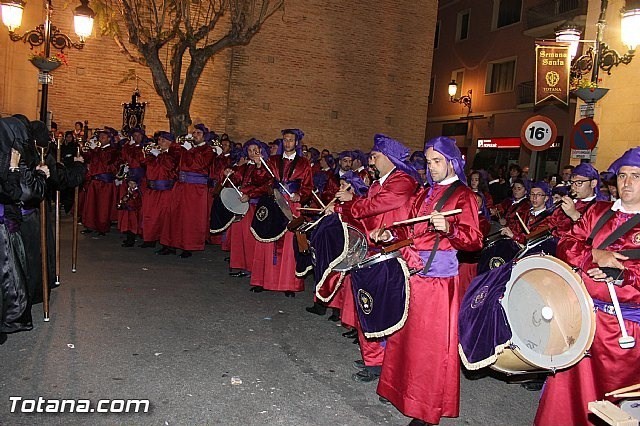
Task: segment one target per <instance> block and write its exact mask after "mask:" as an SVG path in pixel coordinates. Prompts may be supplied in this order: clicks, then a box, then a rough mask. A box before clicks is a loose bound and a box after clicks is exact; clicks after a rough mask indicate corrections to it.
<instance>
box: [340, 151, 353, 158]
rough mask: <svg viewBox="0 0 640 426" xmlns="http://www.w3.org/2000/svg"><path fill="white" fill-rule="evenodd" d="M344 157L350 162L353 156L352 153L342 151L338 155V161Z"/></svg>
mask: <svg viewBox="0 0 640 426" xmlns="http://www.w3.org/2000/svg"><path fill="white" fill-rule="evenodd" d="M345 157H349V158H351V159H352V160H353V159H354V156H353V152H352V151H342V152H341V153H340V154H338V160H342V159H343V158H345Z"/></svg>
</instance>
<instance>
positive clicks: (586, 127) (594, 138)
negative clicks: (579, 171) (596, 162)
mask: <svg viewBox="0 0 640 426" xmlns="http://www.w3.org/2000/svg"><path fill="white" fill-rule="evenodd" d="M599 137H600V131H599V130H598V125H597V124H596V122H595V121H593V119H592V118H589V117H586V118H583V119H582V120H580V121H578V122H577V123H576V124H575V125H574V126H573V129H572V130H571V149H593V148H595V147H596V144H597V143H598V138H599Z"/></svg>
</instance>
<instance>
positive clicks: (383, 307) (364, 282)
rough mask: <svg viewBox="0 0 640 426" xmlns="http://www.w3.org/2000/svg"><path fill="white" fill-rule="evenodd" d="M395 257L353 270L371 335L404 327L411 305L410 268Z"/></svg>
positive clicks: (360, 315) (358, 303)
mask: <svg viewBox="0 0 640 426" xmlns="http://www.w3.org/2000/svg"><path fill="white" fill-rule="evenodd" d="M402 262H404V261H403V260H401V259H400V258H392V259H388V260H385V261H382V262H379V263H375V264H373V265H371V266H365V267H363V268H361V269H352V270H351V284H352V290H353V295H354V297H355V301H356V310H357V312H358V319H359V320H360V326H361V327H362V331H363V333H364V335H365V337H367V338H378V337H384V336H388V335H390V334H392V333H394V332H395V331H397V330H399V329H400V328H402V326H403V325H404V323H405V321H406V319H407V312H408V309H409V272H408V270H407V269H406V265H404V267H403V263H402Z"/></svg>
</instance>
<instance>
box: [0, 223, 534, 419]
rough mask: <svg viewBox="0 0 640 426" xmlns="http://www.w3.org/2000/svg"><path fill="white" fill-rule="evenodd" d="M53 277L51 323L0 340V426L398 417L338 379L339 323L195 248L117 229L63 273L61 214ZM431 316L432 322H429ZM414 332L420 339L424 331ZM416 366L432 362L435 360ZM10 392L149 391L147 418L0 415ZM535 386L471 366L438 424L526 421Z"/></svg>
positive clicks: (344, 373) (218, 254)
mask: <svg viewBox="0 0 640 426" xmlns="http://www.w3.org/2000/svg"><path fill="white" fill-rule="evenodd" d="M63 222H64V223H63V229H62V234H63V239H62V248H63V249H62V265H63V267H62V271H63V273H62V286H61V287H60V288H58V289H55V290H54V291H53V293H52V302H51V321H50V322H49V323H44V322H43V321H42V314H41V312H42V311H41V309H42V305H37V306H35V307H34V308H33V316H34V330H33V331H31V332H26V333H18V334H14V335H9V336H8V339H7V341H6V342H5V343H4V344H2V345H0V360H1V373H0V424H2V425H33V424H44V423H45V422H46V424H65V425H68V424H109V425H112V424H150V425H178V424H179V425H187V424H189V425H191V424H225V425H236V424H252V425H261V424H282V425H372V424H389V425H403V424H406V423H408V421H409V420H410V419H407V418H405V417H404V416H402V415H401V414H400V413H398V412H397V411H396V410H395V409H394V408H393V407H392V406H387V405H383V404H381V403H380V402H379V401H378V397H377V395H376V393H375V388H376V385H375V384H359V383H355V382H353V381H352V380H351V374H352V373H355V372H356V370H354V369H353V367H352V366H351V364H352V362H353V360H355V359H358V357H359V355H358V348H357V346H356V345H354V344H352V343H351V341H350V340H348V339H346V338H344V337H342V336H341V332H342V331H344V329H343V328H340V327H338V326H336V325H335V324H334V323H332V322H329V321H327V320H326V318H327V317H326V316H325V317H318V316H315V315H311V314H309V313H307V312H305V310H304V308H305V306H310V305H311V303H312V292H311V289H312V285H311V284H312V283H311V280H307V291H305V292H304V293H300V294H298V295H297V297H296V298H294V299H290V298H286V297H284V295H283V294H281V293H268V292H263V293H259V294H256V293H251V292H249V291H248V288H249V285H248V279H247V278H231V277H229V276H228V271H227V264H226V263H225V262H224V260H223V258H224V257H225V256H226V255H225V254H224V253H223V252H222V251H221V250H220V249H219V248H218V247H212V246H208V247H207V249H206V250H205V251H204V252H197V253H194V256H193V257H192V258H189V259H181V258H179V257H178V256H157V255H155V254H154V252H153V250H152V249H142V248H138V247H135V248H127V249H125V248H122V247H120V243H121V237H120V236H119V235H118V233H117V232H112V233H111V234H108V235H107V236H105V237H97V236H93V237H92V236H84V235H81V236H80V258H79V262H78V272H77V273H76V274H71V272H70V269H71V268H70V265H71V260H70V246H71V242H70V240H71V238H70V235H71V219H70V217H68V216H65V217H63ZM434 320H436V321H437V318H434ZM425 338H428V336H425ZM425 368H439V367H438V366H437V365H433V366H425ZM12 396H20V397H22V398H24V399H37V398H38V397H43V398H45V399H55V398H60V399H71V398H77V399H88V400H91V401H92V403H93V404H95V403H96V402H97V401H98V400H100V399H112V400H113V399H118V400H120V399H149V400H150V403H151V409H150V411H149V412H148V413H137V414H135V413H129V414H102V413H87V414H78V413H75V414H51V413H44V414H20V413H11V412H10V409H11V401H10V399H9V398H10V397H12ZM538 397H539V393H538V392H528V391H526V390H524V389H522V388H521V387H520V386H519V385H516V384H507V383H505V382H504V381H501V380H497V379H496V378H494V377H491V376H487V375H484V377H482V378H475V379H473V380H470V379H467V378H465V377H463V378H462V401H461V415H460V418H458V419H451V420H449V419H447V420H445V421H443V422H442V424H444V425H463V424H471V425H527V424H531V423H532V419H533V416H534V413H535V409H536V406H537V400H538Z"/></svg>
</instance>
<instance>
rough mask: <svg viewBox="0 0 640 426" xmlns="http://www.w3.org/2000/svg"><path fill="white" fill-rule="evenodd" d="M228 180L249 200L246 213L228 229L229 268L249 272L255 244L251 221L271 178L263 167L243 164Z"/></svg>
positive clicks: (270, 182) (271, 180)
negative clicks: (229, 246) (229, 244)
mask: <svg viewBox="0 0 640 426" xmlns="http://www.w3.org/2000/svg"><path fill="white" fill-rule="evenodd" d="M230 179H231V181H232V182H233V183H234V185H236V187H238V189H240V191H241V192H242V193H243V194H244V195H248V196H249V198H250V200H249V210H248V211H247V213H246V214H245V215H244V216H243V217H242V219H241V220H240V221H238V222H234V223H232V224H231V227H230V228H231V231H230V233H229V235H230V236H231V238H230V240H231V241H230V243H231V255H230V261H229V266H230V267H231V268H235V269H244V270H246V271H251V268H252V265H253V259H254V254H255V247H256V243H257V241H256V239H255V238H254V236H253V234H252V233H251V221H253V216H254V214H255V211H256V204H257V202H258V199H259V198H260V197H261V196H263V195H267V194H268V193H269V188H271V185H272V182H273V178H272V177H271V175H270V174H269V172H268V171H267V170H266V169H265V168H264V166H261V167H260V168H257V167H256V166H255V165H254V164H243V165H242V166H240V167H238V168H237V170H236V171H235V172H234V173H233V174H232V175H231V176H230ZM229 186H230V185H229Z"/></svg>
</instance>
